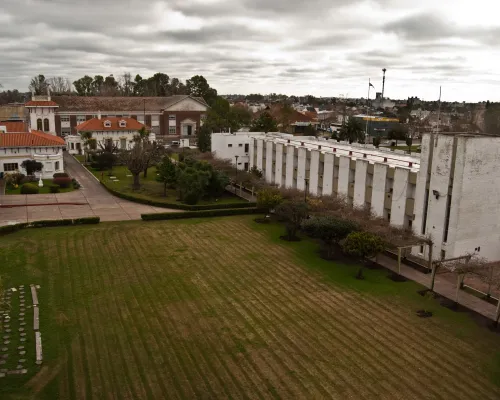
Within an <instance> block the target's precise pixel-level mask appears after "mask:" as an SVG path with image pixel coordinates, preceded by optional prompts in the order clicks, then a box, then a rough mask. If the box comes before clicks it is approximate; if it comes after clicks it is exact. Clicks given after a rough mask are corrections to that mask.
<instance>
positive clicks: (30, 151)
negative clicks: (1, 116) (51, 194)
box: [0, 122, 65, 179]
mask: <svg viewBox="0 0 500 400" xmlns="http://www.w3.org/2000/svg"><path fill="white" fill-rule="evenodd" d="M25 127H26V126H25V124H24V123H22V122H15V123H9V122H7V123H5V122H0V174H1V175H4V174H6V173H12V172H21V173H23V174H26V171H25V170H24V169H23V168H22V167H21V164H22V163H23V161H25V160H36V161H39V162H41V163H42V164H43V169H42V172H41V177H42V178H44V179H49V178H52V176H53V175H54V173H56V172H64V161H63V148H64V145H65V143H64V140H63V139H62V138H59V137H57V136H54V135H51V134H48V133H44V132H40V131H37V130H29V129H23V128H25Z"/></svg>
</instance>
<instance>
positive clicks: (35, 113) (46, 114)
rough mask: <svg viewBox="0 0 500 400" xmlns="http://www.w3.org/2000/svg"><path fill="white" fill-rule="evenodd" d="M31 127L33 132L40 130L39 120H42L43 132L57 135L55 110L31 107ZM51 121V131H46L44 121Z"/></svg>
mask: <svg viewBox="0 0 500 400" xmlns="http://www.w3.org/2000/svg"><path fill="white" fill-rule="evenodd" d="M29 117H30V127H31V129H33V130H38V127H37V120H38V118H40V119H41V120H42V129H41V131H42V132H45V133H49V134H51V135H56V114H55V109H54V108H50V107H31V108H30V113H29ZM45 118H47V119H48V120H49V130H48V131H44V130H43V128H44V119H45Z"/></svg>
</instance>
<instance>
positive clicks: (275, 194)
mask: <svg viewBox="0 0 500 400" xmlns="http://www.w3.org/2000/svg"><path fill="white" fill-rule="evenodd" d="M282 202H283V196H282V195H281V193H280V191H279V189H277V188H273V187H265V188H262V189H261V190H259V191H258V192H257V207H259V208H262V209H264V210H267V212H268V213H269V211H271V210H274V209H275V208H276V207H277V206H279V205H280V204H281V203H282Z"/></svg>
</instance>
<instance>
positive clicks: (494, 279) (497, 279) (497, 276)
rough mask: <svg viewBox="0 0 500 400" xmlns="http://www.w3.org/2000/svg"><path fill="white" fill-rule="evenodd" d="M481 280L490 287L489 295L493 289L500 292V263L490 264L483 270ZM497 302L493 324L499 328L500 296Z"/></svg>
mask: <svg viewBox="0 0 500 400" xmlns="http://www.w3.org/2000/svg"><path fill="white" fill-rule="evenodd" d="M480 275H481V278H482V280H483V281H484V282H486V283H487V284H488V286H489V288H488V294H490V293H491V289H493V290H496V291H498V292H500V263H499V262H495V263H489V264H487V265H485V266H484V267H483V268H482V272H481V274H480ZM498 297H499V299H498V300H497V308H496V310H495V318H494V320H493V324H494V326H495V327H497V326H498V321H499V320H500V296H498Z"/></svg>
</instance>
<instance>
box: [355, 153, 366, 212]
mask: <svg viewBox="0 0 500 400" xmlns="http://www.w3.org/2000/svg"><path fill="white" fill-rule="evenodd" d="M367 171H368V161H366V160H356V173H355V175H354V198H353V204H354V206H355V207H360V208H362V207H364V206H365V193H366V174H367Z"/></svg>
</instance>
